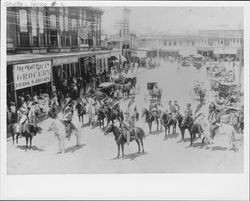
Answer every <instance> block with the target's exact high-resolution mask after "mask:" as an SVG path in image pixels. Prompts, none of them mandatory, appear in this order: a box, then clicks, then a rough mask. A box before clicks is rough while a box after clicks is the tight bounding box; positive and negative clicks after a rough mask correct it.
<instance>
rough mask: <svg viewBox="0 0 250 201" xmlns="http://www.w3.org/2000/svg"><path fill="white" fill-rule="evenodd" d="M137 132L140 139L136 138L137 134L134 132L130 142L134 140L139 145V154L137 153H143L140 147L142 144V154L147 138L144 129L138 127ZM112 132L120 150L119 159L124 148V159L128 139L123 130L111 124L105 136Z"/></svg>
mask: <svg viewBox="0 0 250 201" xmlns="http://www.w3.org/2000/svg"><path fill="white" fill-rule="evenodd" d="M136 130H137V136H138V138H135V134H134V132H132V133H131V136H130V142H131V141H134V140H135V141H136V143H137V145H138V152H137V153H140V152H141V147H140V144H141V146H142V152H143V153H144V145H143V138H145V133H144V131H143V129H142V128H139V127H136ZM111 132H112V133H113V134H114V136H115V141H116V144H117V148H118V154H117V158H119V157H120V148H122V157H124V144H125V143H126V142H127V139H126V137H125V136H124V132H123V130H122V129H121V128H118V127H116V126H115V125H114V124H110V125H109V126H107V128H106V129H105V132H104V135H107V134H108V133H111Z"/></svg>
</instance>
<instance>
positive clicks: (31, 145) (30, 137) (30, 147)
mask: <svg viewBox="0 0 250 201" xmlns="http://www.w3.org/2000/svg"><path fill="white" fill-rule="evenodd" d="M32 138H33V136H32V135H31V136H30V149H31V146H32Z"/></svg>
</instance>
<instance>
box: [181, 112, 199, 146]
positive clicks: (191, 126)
mask: <svg viewBox="0 0 250 201" xmlns="http://www.w3.org/2000/svg"><path fill="white" fill-rule="evenodd" d="M177 120H178V125H179V128H180V131H181V136H182V139H181V141H184V134H185V130H186V129H188V131H189V134H190V145H191V146H192V145H193V141H194V139H195V136H196V134H199V136H201V133H200V129H199V125H198V124H196V123H194V119H193V118H192V117H185V118H184V117H183V116H182V115H181V114H179V115H178V116H177ZM202 142H204V139H203V140H202Z"/></svg>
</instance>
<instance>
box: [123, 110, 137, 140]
mask: <svg viewBox="0 0 250 201" xmlns="http://www.w3.org/2000/svg"><path fill="white" fill-rule="evenodd" d="M124 114H125V119H124V121H123V123H122V128H124V129H123V130H124V131H125V133H126V136H127V145H129V142H130V134H131V132H133V131H134V134H135V138H138V136H137V131H136V129H135V118H136V117H135V115H133V114H132V115H130V113H129V111H128V110H127V111H125V113H124Z"/></svg>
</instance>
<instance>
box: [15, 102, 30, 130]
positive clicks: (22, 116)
mask: <svg viewBox="0 0 250 201" xmlns="http://www.w3.org/2000/svg"><path fill="white" fill-rule="evenodd" d="M27 112H28V111H27V109H26V108H25V107H23V106H22V107H20V108H19V109H18V111H17V114H18V124H19V128H20V131H21V133H22V130H23V125H24V124H25V123H28V116H27Z"/></svg>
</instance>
